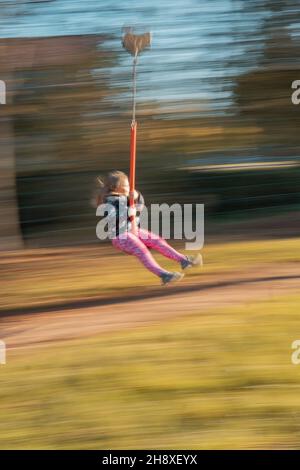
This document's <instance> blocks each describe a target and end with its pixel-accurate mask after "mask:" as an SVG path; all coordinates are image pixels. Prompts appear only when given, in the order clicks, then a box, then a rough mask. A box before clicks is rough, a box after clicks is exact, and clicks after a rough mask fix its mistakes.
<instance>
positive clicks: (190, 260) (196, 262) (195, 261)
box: [180, 253, 203, 269]
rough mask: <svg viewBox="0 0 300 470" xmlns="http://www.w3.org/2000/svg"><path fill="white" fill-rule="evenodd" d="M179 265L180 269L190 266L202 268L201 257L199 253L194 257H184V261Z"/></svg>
mask: <svg viewBox="0 0 300 470" xmlns="http://www.w3.org/2000/svg"><path fill="white" fill-rule="evenodd" d="M180 264H181V268H182V269H186V268H190V267H192V266H202V264H203V262H202V256H201V255H200V253H198V254H197V255H195V256H186V259H184V260H183V261H181V263H180Z"/></svg>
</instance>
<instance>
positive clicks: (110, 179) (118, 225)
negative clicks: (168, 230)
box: [95, 171, 201, 285]
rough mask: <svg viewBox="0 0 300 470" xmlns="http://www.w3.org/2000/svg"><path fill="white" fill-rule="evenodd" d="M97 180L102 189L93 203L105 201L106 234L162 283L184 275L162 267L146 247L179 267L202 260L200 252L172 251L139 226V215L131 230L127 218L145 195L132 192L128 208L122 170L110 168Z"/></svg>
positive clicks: (134, 213) (132, 213)
mask: <svg viewBox="0 0 300 470" xmlns="http://www.w3.org/2000/svg"><path fill="white" fill-rule="evenodd" d="M98 182H99V183H100V185H101V190H100V193H99V195H98V196H97V198H96V201H95V202H96V205H97V207H98V206H99V204H103V203H104V204H107V214H108V215H107V218H108V225H109V236H110V238H111V239H112V244H113V246H114V247H115V248H117V249H119V250H121V251H123V252H124V253H128V254H130V255H134V256H136V257H137V258H138V259H139V260H140V261H141V263H143V265H144V266H145V268H147V269H149V271H151V272H152V273H154V274H156V275H157V276H158V277H159V278H160V279H161V281H162V284H163V285H165V284H168V283H170V282H174V281H179V280H180V279H182V278H183V276H184V275H183V274H182V273H180V272H169V271H166V270H165V269H163V268H162V267H161V266H160V265H159V264H158V263H157V262H156V261H155V259H154V258H153V256H152V254H151V253H150V251H149V249H148V248H152V249H153V250H156V251H158V252H159V253H161V254H162V255H164V256H166V257H167V258H169V259H172V260H174V261H177V262H178V263H179V264H180V265H181V268H182V269H185V268H187V267H189V266H196V265H199V264H200V263H201V256H200V255H196V256H185V255H182V254H181V253H178V251H176V250H174V248H172V247H171V246H170V245H169V244H168V243H167V242H166V241H165V240H164V239H163V238H161V237H159V236H158V235H155V234H153V233H152V232H148V231H147V230H143V229H141V228H140V227H139V218H138V217H137V218H136V219H135V221H136V230H135V233H132V231H131V229H132V225H131V221H130V219H131V217H135V215H136V211H138V212H141V211H142V209H143V207H144V198H143V196H142V195H141V193H139V192H137V191H135V194H134V196H135V209H134V210H133V209H132V208H129V209H128V205H129V181H128V177H127V175H126V174H125V173H123V172H122V171H112V172H110V173H109V174H108V175H107V177H106V178H105V180H104V182H103V181H102V180H101V179H100V178H98ZM110 222H111V223H110Z"/></svg>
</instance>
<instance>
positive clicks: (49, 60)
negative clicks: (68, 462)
mask: <svg viewBox="0 0 300 470" xmlns="http://www.w3.org/2000/svg"><path fill="white" fill-rule="evenodd" d="M299 6H300V5H299V1H296V0H248V1H243V0H210V1H209V2H208V1H203V0H186V1H185V2H179V1H178V0H173V1H170V0H165V1H164V2H162V1H159V0H151V1H148V0H131V1H130V2H129V1H128V2H125V1H117V0H102V1H101V2H100V1H98V0H97V1H96V0H85V1H79V0H31V1H30V0H0V80H4V81H5V82H6V85H7V104H6V105H0V250H1V252H0V273H1V283H0V340H2V341H5V343H6V347H7V364H6V365H3V366H2V365H0V384H1V386H0V395H1V400H0V414H1V420H0V448H1V449H7V448H14V449H20V448H22V449H23V448H25V449H30V448H47V449H60V448H63V449H64V448H69V449H70V448H72V449H79V448H80V449H99V448H101V449H116V448H120V447H121V448H123V449H125V448H152V449H154V448H164V449H168V448H170V449H172V448H173V449H180V448H181V449H183V448H185V449H192V448H194V449H200V448H212V449H214V448H226V449H229V448H272V449H274V448H299V442H300V424H299V423H300V402H299V383H300V381H299V379H300V377H299V370H300V369H299V368H297V367H295V365H293V364H292V362H291V357H290V356H291V353H292V349H291V344H292V342H293V341H294V340H296V339H298V338H297V336H296V335H297V334H298V333H297V331H298V332H299V331H300V319H299V305H300V296H299V279H300V271H299V266H300V264H299V263H300V237H299V234H300V218H299V207H300V189H299V188H300V133H299V126H300V107H299V106H297V105H295V104H293V103H292V94H293V92H294V91H295V90H293V89H292V83H293V82H294V81H295V80H300V8H299ZM124 26H133V27H135V28H136V32H137V33H139V32H144V31H149V30H151V31H152V34H153V44H152V48H151V49H150V50H147V51H146V52H145V53H144V54H142V55H141V56H140V58H139V65H138V103H137V105H138V107H137V120H138V144H137V187H138V189H140V190H141V191H142V193H143V194H144V196H145V199H146V203H147V204H151V203H163V202H166V203H173V202H179V203H201V204H205V246H204V250H203V256H204V267H203V269H202V270H200V269H198V270H193V271H192V272H190V273H188V274H187V276H186V277H185V279H184V281H183V282H182V283H181V284H180V285H178V286H176V287H174V288H173V289H172V288H171V289H170V290H168V289H167V290H163V289H162V288H161V287H159V285H158V283H157V279H155V278H154V276H153V275H152V274H151V273H149V272H147V271H146V270H145V269H144V268H143V267H142V266H141V265H140V264H139V263H138V262H137V260H136V259H134V258H133V257H129V256H125V255H124V254H121V253H119V252H117V251H116V250H113V249H112V248H111V246H110V245H109V244H108V243H106V242H100V241H99V240H97V238H96V233H95V230H96V224H97V222H98V219H97V218H96V216H95V209H94V208H93V207H91V205H90V199H91V196H92V194H93V192H94V189H95V177H96V176H97V175H99V174H104V173H105V172H107V171H109V170H111V169H119V170H123V171H125V172H128V170H129V130H130V122H131V74H132V58H131V57H130V56H129V55H128V54H127V53H126V52H125V51H124V50H123V49H122V45H121V37H122V27H124ZM171 243H172V245H174V246H175V247H177V248H178V249H180V250H183V249H184V242H183V241H172V242H171ZM157 259H158V260H159V262H160V263H163V266H165V267H166V268H167V269H170V270H171V269H172V270H174V269H175V268H174V263H172V262H171V261H169V260H166V259H163V258H162V257H161V256H160V255H158V256H157ZM129 330H130V331H129ZM104 332H105V335H104V334H103V333H104Z"/></svg>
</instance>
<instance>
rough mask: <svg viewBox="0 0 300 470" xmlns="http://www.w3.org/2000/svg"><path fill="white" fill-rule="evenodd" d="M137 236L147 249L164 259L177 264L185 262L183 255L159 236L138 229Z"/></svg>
mask: <svg viewBox="0 0 300 470" xmlns="http://www.w3.org/2000/svg"><path fill="white" fill-rule="evenodd" d="M137 235H138V237H139V239H140V240H141V241H142V242H143V244H144V245H146V246H147V247H148V248H153V249H154V250H156V251H158V252H159V253H161V254H162V255H164V256H165V257H166V258H169V259H172V260H174V261H177V262H178V263H181V262H182V261H186V259H187V257H186V256H185V255H182V254H181V253H179V252H178V251H176V250H175V249H174V248H172V247H171V246H170V245H169V244H168V243H167V242H166V240H164V239H163V238H161V237H160V236H159V235H156V234H155V233H152V232H148V231H147V230H144V229H138V234H137Z"/></svg>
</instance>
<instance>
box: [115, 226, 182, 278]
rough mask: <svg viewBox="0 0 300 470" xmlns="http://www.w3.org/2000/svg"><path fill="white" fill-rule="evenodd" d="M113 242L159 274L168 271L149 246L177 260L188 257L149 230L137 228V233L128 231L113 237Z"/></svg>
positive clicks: (116, 246)
mask: <svg viewBox="0 0 300 470" xmlns="http://www.w3.org/2000/svg"><path fill="white" fill-rule="evenodd" d="M112 244H113V246H114V247H115V248H118V249H119V250H121V251H123V252H124V253H128V254H129V255H134V256H136V257H137V258H138V259H139V260H140V261H141V263H143V265H144V266H145V268H147V269H149V271H151V272H152V273H154V274H156V275H157V276H161V275H163V274H166V273H168V272H169V271H166V270H165V269H163V268H162V267H161V266H160V265H159V264H158V263H157V262H156V261H155V259H154V258H153V256H152V254H151V253H150V251H149V250H148V248H152V249H153V250H156V251H158V252H159V253H161V254H162V255H164V256H165V257H166V258H169V259H172V260H174V261H177V262H179V263H180V262H181V261H183V260H185V259H186V257H185V256H184V255H182V254H180V253H178V251H176V250H174V248H172V247H171V246H170V245H169V244H168V243H167V242H166V240H164V239H163V238H161V237H159V236H158V235H155V234H154V233H152V232H148V231H147V230H143V229H139V228H138V229H137V233H136V234H133V233H131V232H126V233H124V234H122V235H119V236H118V237H116V238H113V239H112Z"/></svg>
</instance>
